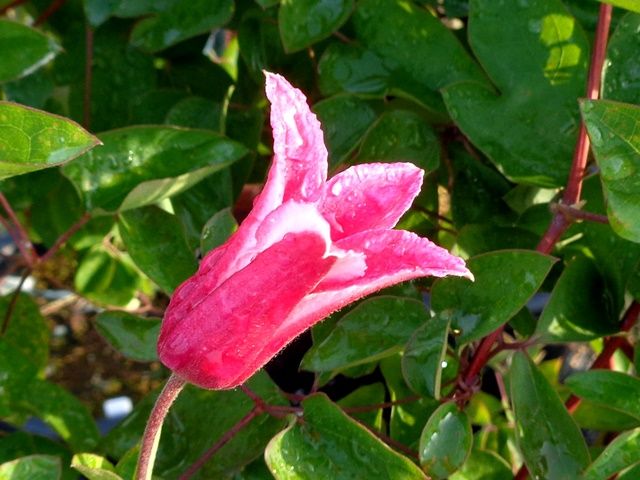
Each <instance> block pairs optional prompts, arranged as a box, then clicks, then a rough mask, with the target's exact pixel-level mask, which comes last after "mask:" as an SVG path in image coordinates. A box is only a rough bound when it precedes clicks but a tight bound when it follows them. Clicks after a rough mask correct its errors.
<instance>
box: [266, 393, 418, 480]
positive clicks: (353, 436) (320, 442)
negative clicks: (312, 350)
mask: <svg viewBox="0 0 640 480" xmlns="http://www.w3.org/2000/svg"><path fill="white" fill-rule="evenodd" d="M302 405H303V408H304V420H305V421H304V424H299V423H296V424H293V425H292V426H291V427H289V428H288V429H287V430H285V431H283V432H281V433H279V434H278V435H276V436H275V437H274V438H273V440H271V442H270V443H269V446H268V447H267V450H266V452H265V458H266V461H267V465H268V466H269V469H270V470H271V473H273V475H274V476H275V477H276V479H278V480H294V479H295V480H304V479H308V480H315V479H317V478H386V479H390V480H391V479H397V480H400V479H402V480H405V479H406V480H411V479H424V478H425V476H424V474H423V473H422V472H421V471H420V469H418V467H416V466H415V465H414V464H413V463H412V462H411V461H410V460H409V459H407V458H405V457H403V456H401V455H399V454H398V453H396V452H394V451H393V450H391V449H390V448H389V447H388V446H386V445H385V444H384V443H382V442H381V441H380V440H378V439H377V438H376V437H374V436H373V435H372V434H371V433H370V432H369V431H367V430H366V429H365V428H364V427H363V426H361V425H359V424H358V423H356V422H355V421H354V420H352V419H350V418H349V417H347V416H346V415H345V414H344V413H343V412H342V411H341V410H340V408H339V407H338V406H336V405H335V404H333V403H332V402H331V401H330V400H329V399H328V398H327V397H326V396H324V395H322V394H318V395H313V396H310V397H308V398H307V399H306V400H304V401H303V403H302ZM345 458H349V461H348V462H345V461H344V460H343V459H345ZM381 475H382V477H381Z"/></svg>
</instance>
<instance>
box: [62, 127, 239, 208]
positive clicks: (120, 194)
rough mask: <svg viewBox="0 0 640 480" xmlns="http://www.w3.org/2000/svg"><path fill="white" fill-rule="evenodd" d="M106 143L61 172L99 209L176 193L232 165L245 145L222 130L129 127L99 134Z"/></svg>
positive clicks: (144, 202)
mask: <svg viewBox="0 0 640 480" xmlns="http://www.w3.org/2000/svg"><path fill="white" fill-rule="evenodd" d="M100 139H101V140H102V141H103V143H104V146H103V147H102V148H100V149H98V150H96V151H95V152H90V153H88V154H87V155H85V156H83V157H82V158H80V159H78V161H77V162H74V163H72V164H69V165H67V166H66V167H65V168H64V169H63V172H64V174H65V175H66V176H67V177H68V178H69V179H70V180H71V182H72V183H73V184H74V186H75V187H76V189H77V190H78V191H79V192H80V193H81V195H82V196H83V198H84V201H85V205H86V208H87V209H89V210H92V211H93V210H97V211H98V212H105V211H106V212H115V211H117V210H128V209H132V208H136V207H141V206H144V205H149V204H151V203H155V202H158V201H160V200H162V199H163V198H166V197H169V196H172V195H175V194H177V193H179V192H181V191H184V190H186V189H187V188H188V187H190V186H192V185H194V184H195V183H197V182H199V181H200V180H202V179H203V178H205V177H206V176H208V175H210V174H212V173H214V172H215V171H217V170H220V169H222V168H224V167H226V166H229V165H231V164H232V163H233V162H234V161H236V160H238V159H239V158H240V157H242V156H243V155H244V154H245V153H246V149H245V148H244V147H243V146H241V145H240V144H238V143H236V142H233V141H231V140H229V139H227V138H225V137H223V136H221V135H219V134H216V133H214V132H210V131H206V130H188V129H182V128H176V127H146V126H138V127H129V128H124V129H120V130H113V131H110V132H106V133H104V134H102V135H100Z"/></svg>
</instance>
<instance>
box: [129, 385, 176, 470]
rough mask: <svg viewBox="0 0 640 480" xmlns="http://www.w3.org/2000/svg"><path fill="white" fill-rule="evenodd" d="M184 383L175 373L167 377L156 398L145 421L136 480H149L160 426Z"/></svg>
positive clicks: (158, 440) (158, 439)
mask: <svg viewBox="0 0 640 480" xmlns="http://www.w3.org/2000/svg"><path fill="white" fill-rule="evenodd" d="M185 385H186V382H185V381H184V380H183V379H182V378H180V377H178V376H177V375H176V374H175V373H174V374H172V375H171V376H170V377H169V380H167V383H166V384H165V385H164V388H163V389H162V392H160V395H159V396H158V399H157V400H156V403H155V405H154V406H153V409H152V410H151V414H150V415H149V418H148V419H147V426H146V427H145V429H144V435H143V436H142V446H141V447H140V457H139V458H138V468H137V469H136V476H135V479H136V480H151V475H152V472H153V464H154V463H155V459H156V453H157V451H158V444H159V442H160V433H161V432H162V424H163V422H164V419H165V417H166V416H167V412H168V411H169V408H170V407H171V405H172V404H173V402H174V401H175V399H176V398H177V397H178V394H179V393H180V392H181V391H182V389H183V388H184V386H185Z"/></svg>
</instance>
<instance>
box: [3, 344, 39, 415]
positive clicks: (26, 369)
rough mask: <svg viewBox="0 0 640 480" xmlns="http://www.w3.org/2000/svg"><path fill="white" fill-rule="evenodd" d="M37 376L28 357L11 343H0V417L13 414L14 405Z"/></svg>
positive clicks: (35, 368) (34, 367) (36, 370)
mask: <svg viewBox="0 0 640 480" xmlns="http://www.w3.org/2000/svg"><path fill="white" fill-rule="evenodd" d="M36 375H38V369H37V367H36V366H35V365H34V364H33V363H31V362H30V361H29V357H25V356H24V354H23V353H22V352H21V351H20V350H18V349H17V348H16V347H14V346H13V345H12V344H11V343H9V342H5V341H0V391H2V395H1V396H0V416H2V417H8V416H10V415H11V414H12V413H15V412H14V410H15V405H16V403H17V402H18V400H19V399H20V398H21V395H23V394H24V392H26V391H27V390H28V389H29V387H30V384H31V382H32V381H33V380H34V379H35V378H36Z"/></svg>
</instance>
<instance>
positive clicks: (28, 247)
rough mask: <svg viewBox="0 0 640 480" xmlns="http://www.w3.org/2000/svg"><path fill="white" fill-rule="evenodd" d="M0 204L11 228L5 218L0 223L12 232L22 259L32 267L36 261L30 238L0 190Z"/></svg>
mask: <svg viewBox="0 0 640 480" xmlns="http://www.w3.org/2000/svg"><path fill="white" fill-rule="evenodd" d="M0 205H2V208H4V210H5V212H7V215H8V216H9V219H10V220H11V223H12V224H13V229H11V228H10V226H9V225H8V223H5V222H6V220H5V221H3V222H2V223H3V224H4V225H5V228H7V230H8V231H9V233H10V234H12V237H13V239H14V241H15V242H16V246H17V247H18V250H20V253H21V254H22V256H23V257H24V261H25V262H27V265H28V266H29V267H32V266H33V264H34V262H35V261H36V254H35V249H34V248H33V244H32V243H31V240H29V235H28V234H27V232H26V230H25V229H24V227H23V226H22V224H21V223H20V220H18V216H17V215H16V212H14V211H13V208H11V204H10V203H9V200H7V197H5V196H4V194H3V193H2V192H0ZM12 230H14V233H12Z"/></svg>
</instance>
